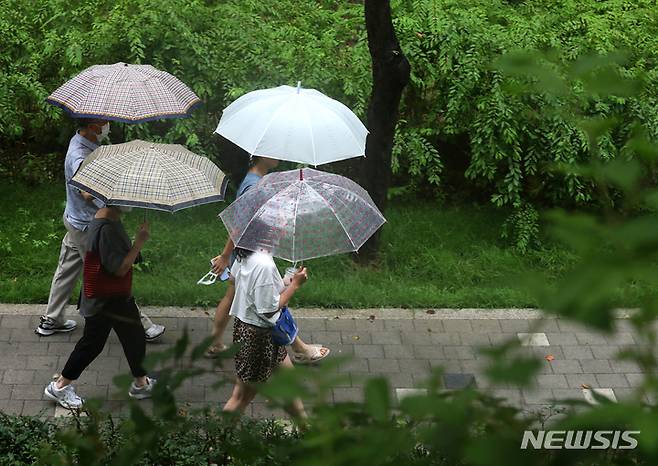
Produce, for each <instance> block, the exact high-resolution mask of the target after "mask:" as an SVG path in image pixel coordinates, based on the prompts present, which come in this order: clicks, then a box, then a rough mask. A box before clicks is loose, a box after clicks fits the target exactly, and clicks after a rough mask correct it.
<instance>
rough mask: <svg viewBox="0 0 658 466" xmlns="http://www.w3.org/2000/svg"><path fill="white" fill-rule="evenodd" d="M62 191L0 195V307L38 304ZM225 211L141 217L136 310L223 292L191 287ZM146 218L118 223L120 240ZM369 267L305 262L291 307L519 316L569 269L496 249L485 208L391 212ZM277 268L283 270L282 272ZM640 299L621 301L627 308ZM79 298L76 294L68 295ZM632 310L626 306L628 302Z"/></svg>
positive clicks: (561, 260)
mask: <svg viewBox="0 0 658 466" xmlns="http://www.w3.org/2000/svg"><path fill="white" fill-rule="evenodd" d="M64 199H65V192H64V183H63V182H60V183H56V184H45V185H41V186H38V187H28V186H25V185H21V184H7V183H5V184H3V185H2V186H1V187H0V270H1V273H0V302H10V303H45V302H47V299H48V291H49V287H50V281H51V279H52V274H53V272H54V270H55V266H56V263H57V258H58V253H59V247H60V242H61V238H62V237H63V235H64V233H65V230H64V227H63V225H62V222H61V216H62V212H63V208H64ZM225 205H226V204H223V203H217V204H211V205H206V206H202V207H198V208H193V209H187V210H184V211H182V212H178V213H176V214H167V213H163V212H153V211H148V212H147V213H146V215H147V216H148V218H149V219H150V221H151V240H150V241H149V242H148V243H147V245H146V247H145V249H144V257H145V259H146V263H145V264H144V266H142V267H140V269H139V270H138V271H137V272H136V273H135V279H134V291H135V296H137V298H138V300H139V302H140V303H141V304H144V305H163V306H164V305H180V306H214V305H215V304H216V303H217V300H218V299H219V298H220V297H221V296H222V295H223V292H224V285H223V284H216V285H214V286H201V285H196V281H197V279H198V278H200V277H201V276H202V275H204V274H205V273H206V272H207V271H208V268H209V267H208V261H209V259H210V258H211V257H212V256H214V255H215V254H216V253H217V251H219V250H220V248H221V247H222V246H223V244H224V242H225V240H226V230H225V229H224V226H223V224H222V223H221V221H220V220H219V219H218V218H217V213H218V212H219V211H220V210H221V209H223V208H224V207H225ZM143 215H144V211H143V210H134V211H133V212H132V213H130V214H127V215H126V225H127V229H128V232H129V233H131V234H132V232H134V231H135V230H136V226H137V224H138V222H139V221H140V220H141V219H142V217H143ZM386 217H387V219H388V223H387V224H386V225H385V226H384V232H383V244H384V248H383V253H382V256H381V262H380V264H379V265H378V266H377V267H369V268H360V267H358V266H356V265H355V264H354V263H353V262H352V260H351V258H350V257H349V256H348V255H343V256H337V257H329V258H322V259H316V260H312V261H309V262H308V263H307V265H308V267H309V272H310V280H309V282H308V283H307V285H306V286H305V287H304V288H303V289H302V290H301V292H300V293H299V294H298V296H297V297H296V298H295V303H294V305H295V306H297V307H301V306H322V307H356V308H360V307H526V306H535V305H537V302H536V300H535V298H534V297H533V296H532V293H530V292H529V291H528V287H527V286H526V284H525V281H524V278H525V277H529V276H534V277H535V278H539V280H541V281H543V282H545V283H554V282H555V280H556V278H558V277H560V276H561V275H562V274H563V273H564V272H565V271H566V270H567V269H568V268H569V267H570V266H571V265H572V264H573V262H574V257H573V255H571V254H570V253H569V252H567V251H564V250H562V249H560V248H556V247H547V248H544V249H541V250H538V251H532V252H530V253H528V254H525V255H521V254H518V253H516V252H515V251H513V250H512V249H510V248H507V247H506V246H505V244H504V243H503V242H502V241H501V240H500V238H499V233H500V227H501V224H502V222H503V221H504V213H502V212H500V211H497V210H495V209H494V208H491V207H482V206H470V205H469V206H461V207H445V208H444V207H439V206H437V205H436V204H433V203H420V202H418V203H414V204H409V203H406V204H393V205H392V206H391V207H390V208H389V210H388V211H387V212H386ZM281 265H282V266H283V265H284V264H283V263H281ZM638 293H640V291H638V290H636V291H632V290H631V293H626V297H627V299H630V300H631V301H635V298H634V296H635V295H637V294H638ZM76 296H77V294H76ZM629 304H633V303H629Z"/></svg>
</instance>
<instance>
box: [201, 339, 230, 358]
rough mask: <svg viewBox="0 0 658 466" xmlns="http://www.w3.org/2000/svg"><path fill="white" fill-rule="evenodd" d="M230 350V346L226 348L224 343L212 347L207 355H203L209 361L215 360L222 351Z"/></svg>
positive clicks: (207, 351)
mask: <svg viewBox="0 0 658 466" xmlns="http://www.w3.org/2000/svg"><path fill="white" fill-rule="evenodd" d="M227 349H228V346H226V345H225V344H224V343H221V344H219V345H211V346H210V348H208V349H207V350H206V352H205V353H203V357H204V358H207V359H215V358H217V356H218V355H219V353H221V352H222V351H226V350H227Z"/></svg>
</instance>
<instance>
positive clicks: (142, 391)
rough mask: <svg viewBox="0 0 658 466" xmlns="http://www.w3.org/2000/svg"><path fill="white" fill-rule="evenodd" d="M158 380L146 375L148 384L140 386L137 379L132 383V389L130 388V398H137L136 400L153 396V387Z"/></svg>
mask: <svg viewBox="0 0 658 466" xmlns="http://www.w3.org/2000/svg"><path fill="white" fill-rule="evenodd" d="M156 383H157V380H155V379H152V378H150V377H146V384H145V385H142V386H141V387H138V386H137V385H135V381H133V383H131V384H130V390H128V396H129V397H130V398H135V399H136V400H143V399H145V398H151V397H152V396H153V388H154V387H155V384H156Z"/></svg>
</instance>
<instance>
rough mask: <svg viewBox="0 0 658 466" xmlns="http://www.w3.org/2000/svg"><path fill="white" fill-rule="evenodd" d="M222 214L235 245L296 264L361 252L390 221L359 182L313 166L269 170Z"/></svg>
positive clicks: (221, 216)
mask: <svg viewBox="0 0 658 466" xmlns="http://www.w3.org/2000/svg"><path fill="white" fill-rule="evenodd" d="M219 217H220V218H221V219H222V221H223V222H224V225H225V226H226V228H227V230H228V232H229V235H230V237H231V239H232V240H233V242H234V243H235V245H236V247H240V248H244V249H248V250H251V251H266V252H268V253H270V254H272V255H273V256H275V257H279V258H281V259H285V260H287V261H290V262H293V263H297V262H300V261H303V260H307V259H313V258H316V257H323V256H330V255H334V254H340V253H345V252H353V251H358V250H359V248H360V247H361V246H362V245H363V243H365V242H366V241H367V240H368V238H370V236H372V235H373V233H375V231H377V229H378V228H380V227H381V226H382V225H383V224H384V222H386V219H385V218H384V216H383V215H382V214H381V212H380V211H379V209H377V207H376V206H375V203H374V202H373V200H372V199H371V197H370V195H369V194H368V193H367V192H366V190H364V189H363V188H362V187H361V186H359V185H358V184H357V183H355V182H354V181H352V180H350V179H348V178H345V177H344V176H340V175H335V174H332V173H325V172H322V171H318V170H313V169H310V168H303V169H299V170H290V171H284V172H276V173H271V174H269V175H266V176H265V177H263V179H262V180H260V181H259V182H258V184H257V185H256V186H254V187H253V188H252V189H250V190H249V191H247V192H246V193H245V194H243V195H242V196H240V197H239V198H238V199H237V200H236V201H235V202H233V203H232V204H231V205H230V206H228V207H227V208H226V209H225V210H224V211H223V212H222V213H221V214H219Z"/></svg>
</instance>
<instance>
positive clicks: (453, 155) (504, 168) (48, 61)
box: [0, 0, 658, 249]
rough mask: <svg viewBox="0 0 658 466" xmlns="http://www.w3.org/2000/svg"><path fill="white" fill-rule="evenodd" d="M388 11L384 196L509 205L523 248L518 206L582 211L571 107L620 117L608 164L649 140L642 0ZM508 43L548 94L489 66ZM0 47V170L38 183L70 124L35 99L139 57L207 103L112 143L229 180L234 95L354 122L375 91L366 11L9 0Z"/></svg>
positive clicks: (427, 0)
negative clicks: (276, 97) (630, 81)
mask: <svg viewBox="0 0 658 466" xmlns="http://www.w3.org/2000/svg"><path fill="white" fill-rule="evenodd" d="M392 3H393V7H394V17H395V26H396V28H397V32H398V36H399V38H400V42H401V44H402V47H403V50H404V51H405V53H406V54H407V55H408V57H409V60H410V61H411V64H412V76H411V83H410V85H409V86H408V88H407V90H406V93H405V96H404V99H403V103H402V114H401V122H400V125H399V128H398V133H397V139H396V146H395V148H394V159H393V167H394V169H395V171H396V172H397V177H396V180H395V183H396V185H397V187H396V189H393V190H392V191H391V195H397V194H409V193H416V194H419V193H420V194H422V195H429V196H436V195H443V196H445V195H446V194H448V195H451V194H458V195H459V196H462V197H463V196H467V197H475V198H476V199H480V200H490V201H492V202H494V203H495V204H496V205H498V206H509V207H511V208H513V209H514V210H515V211H516V212H515V214H514V215H513V216H512V217H511V218H510V231H512V232H515V231H516V232H519V234H520V236H518V235H517V236H515V235H514V234H512V238H513V240H514V241H515V242H516V243H517V245H519V246H520V247H521V248H522V249H523V248H524V244H525V243H527V238H526V235H527V233H528V232H532V231H534V230H536V220H533V219H535V218H536V216H534V215H528V212H531V210H529V209H532V208H536V207H537V206H538V205H542V204H543V205H546V204H550V205H562V206H573V205H576V204H583V203H584V204H588V203H589V204H591V203H593V200H592V196H593V188H592V186H593V185H592V183H590V182H587V181H585V180H584V179H583V178H582V177H580V176H578V175H577V174H576V173H574V172H570V173H568V174H565V173H559V172H555V171H552V170H550V168H551V167H552V165H553V164H556V163H560V164H570V165H576V164H578V163H581V162H583V161H586V160H587V159H588V157H589V155H588V154H589V145H590V141H589V140H588V137H587V135H586V132H585V131H584V130H583V128H582V127H581V126H579V125H578V124H577V123H576V121H575V120H574V119H572V118H571V117H570V115H569V113H565V112H564V108H565V107H566V108H569V109H573V108H576V109H577V111H578V112H581V113H583V114H584V115H588V116H591V117H606V116H608V115H609V114H611V113H615V114H616V115H617V116H619V117H620V118H621V119H622V120H624V121H626V122H628V124H626V125H622V126H621V127H618V128H616V129H615V130H610V131H608V132H607V133H606V134H605V135H604V136H603V137H602V143H601V156H602V157H603V158H604V159H605V160H610V159H614V158H616V157H619V156H625V157H627V156H630V155H631V154H629V153H628V151H627V150H626V148H625V147H624V144H623V140H624V136H625V135H627V133H628V132H630V131H631V129H632V128H631V127H630V122H631V121H633V122H634V124H635V123H638V122H639V123H640V124H641V125H643V126H644V127H645V128H646V129H647V131H648V132H649V134H650V136H651V138H652V139H653V140H655V139H656V131H658V130H657V129H656V128H658V112H656V104H657V103H658V93H657V92H656V89H657V85H658V71H656V66H655V65H656V55H655V51H656V50H658V11H657V9H656V7H655V4H654V2H653V1H650V0H638V1H635V2H629V1H627V0H606V1H597V0H583V1H579V0H561V1H558V2H544V1H539V0H527V1H525V2H510V1H505V0H464V1H455V0H394V1H393V2H392ZM519 49H523V50H525V51H529V52H541V53H543V54H544V55H545V57H546V58H545V63H544V64H545V66H546V71H547V73H546V74H545V76H543V77H540V78H539V81H540V82H541V84H542V85H544V84H545V85H547V86H549V88H550V90H551V91H556V92H551V93H550V95H549V94H547V93H546V92H544V90H541V89H538V90H535V91H533V92H529V93H525V94H519V93H518V92H517V86H518V85H519V83H520V82H521V81H522V80H520V79H518V78H517V77H515V76H509V75H506V74H505V73H502V72H501V71H500V70H499V69H498V67H497V66H496V63H497V61H498V60H499V59H500V57H503V56H509V55H512V54H514V53H515V52H516V51H518V50H519ZM618 49H621V50H623V51H625V52H626V55H625V56H624V57H623V59H620V60H618V62H617V64H616V65H615V66H614V68H613V69H611V70H607V71H606V70H601V69H600V68H597V67H596V66H594V65H592V64H590V65H587V64H584V65H583V64H582V63H581V64H580V65H579V66H580V68H578V69H573V66H574V64H575V63H576V62H577V60H578V59H579V58H582V57H584V56H591V55H592V54H593V55H594V56H596V55H604V54H607V53H609V52H611V51H615V50H618ZM0 50H1V52H0V66H1V67H2V69H3V72H2V74H0V151H2V160H3V164H2V165H1V168H0V175H1V174H2V172H5V174H7V172H8V174H10V175H12V176H15V177H16V176H24V175H26V174H32V179H35V178H36V179H41V178H43V176H42V175H41V174H40V173H38V172H40V171H48V170H42V169H41V168H39V167H34V168H36V169H37V173H36V174H35V172H34V168H33V167H29V168H26V164H25V161H26V160H28V161H33V160H34V159H35V158H38V156H39V155H41V154H44V153H53V152H57V153H59V154H60V157H61V154H62V153H63V152H64V149H65V144H66V142H67V139H68V137H69V135H70V133H71V129H72V127H71V125H70V124H68V119H67V118H66V117H65V116H64V115H63V113H62V112H61V111H60V110H57V109H55V108H54V107H51V106H49V105H47V104H45V102H44V99H45V97H46V96H47V95H48V94H49V93H50V92H51V91H52V90H54V89H55V88H56V87H57V86H59V85H60V84H61V83H62V82H64V81H65V80H66V79H68V78H70V77H72V76H73V75H75V74H76V73H77V72H79V71H80V70H81V69H83V68H85V67H87V66H89V65H92V64H95V63H113V62H117V61H127V62H133V63H151V64H153V65H155V66H156V67H159V68H162V69H165V70H167V71H169V72H171V73H173V74H175V75H176V76H178V77H179V78H180V79H182V80H183V81H184V82H186V83H187V84H189V85H190V86H191V87H192V88H193V89H194V90H195V91H196V92H197V93H198V94H199V95H200V96H201V98H202V99H203V100H204V104H205V105H204V106H203V107H202V108H201V109H199V110H197V111H196V112H195V113H194V116H193V118H191V119H188V120H178V121H175V122H160V123H152V124H145V125H139V126H125V127H120V126H119V125H115V128H114V130H113V131H114V133H115V134H114V135H113V137H114V138H115V139H117V140H119V139H122V138H125V139H130V138H133V137H142V138H153V139H163V140H166V141H175V142H180V143H184V144H187V145H188V146H190V148H191V149H193V150H195V151H198V152H201V153H203V154H206V155H208V156H211V157H214V158H215V159H216V160H218V161H220V162H221V163H223V165H224V167H225V168H228V169H229V170H231V169H232V167H233V166H232V165H231V163H230V162H231V157H230V153H229V152H230V151H226V150H224V151H223V152H221V153H220V149H224V148H223V146H220V145H219V144H218V139H219V138H218V137H217V136H215V135H213V134H212V131H213V129H214V127H215V125H216V123H217V121H218V119H219V116H220V114H221V109H222V108H223V107H224V106H225V105H227V104H228V103H230V102H231V101H232V100H233V99H235V98H236V97H237V96H239V95H241V94H243V93H244V92H247V91H249V90H252V89H256V88H261V87H270V86H275V85H279V84H284V83H285V84H294V83H295V82H296V81H297V80H301V81H302V82H303V85H305V86H309V87H316V88H318V89H320V90H322V91H324V92H326V93H327V94H329V95H331V96H333V97H335V98H337V99H339V100H341V101H343V102H344V103H346V104H347V105H348V106H350V107H352V108H353V109H354V110H355V111H356V112H357V113H358V114H359V115H360V116H361V117H364V115H365V108H366V106H367V101H368V96H369V92H370V82H371V76H370V57H369V54H368V49H367V43H366V32H365V26H364V19H363V5H362V2H333V1H325V0H303V1H292V0H282V1H279V2H260V1H257V0H240V1H238V0H228V1H223V2H206V1H202V0H159V1H156V0H145V1H137V0H118V1H104V0H102V1H99V2H93V3H84V2H82V3H80V2H70V1H64V0H48V1H45V2H38V3H35V2H25V1H22V0H7V1H4V2H2V4H0ZM588 66H589V67H588ZM570 67H572V68H570ZM557 70H560V71H557ZM570 71H573V72H574V73H575V74H576V75H577V79H575V80H573V81H571V82H570V84H569V86H568V87H566V88H563V89H558V88H557V87H555V86H557V84H555V85H554V86H553V87H552V88H551V87H550V86H551V82H552V81H553V79H552V76H553V75H552V74H551V73H555V74H557V75H559V76H562V77H564V75H565V73H569V72H570ZM618 73H621V74H623V75H625V76H635V77H638V78H641V79H642V80H643V81H644V84H645V87H644V91H643V92H642V93H641V94H639V95H635V96H633V97H628V96H627V95H625V94H624V93H623V92H618V93H615V89H608V88H606V85H605V83H606V79H605V78H606V77H607V76H608V75H610V74H618ZM558 91H559V92H558ZM597 93H598V94H600V96H598V95H597ZM117 133H118V134H117ZM26 154H34V155H28V157H27V158H26ZM238 158H239V156H238ZM233 165H235V164H233ZM533 206H534V207H533ZM533 222H535V223H533ZM524 238H525V239H524Z"/></svg>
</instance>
